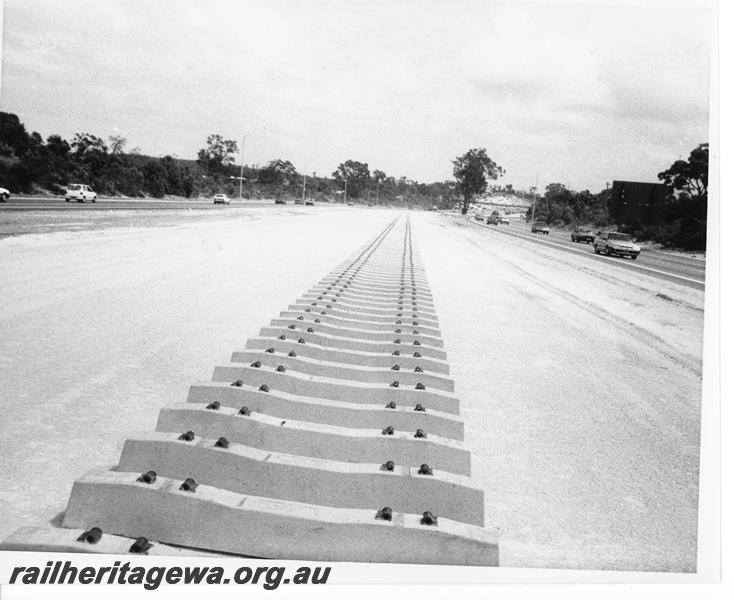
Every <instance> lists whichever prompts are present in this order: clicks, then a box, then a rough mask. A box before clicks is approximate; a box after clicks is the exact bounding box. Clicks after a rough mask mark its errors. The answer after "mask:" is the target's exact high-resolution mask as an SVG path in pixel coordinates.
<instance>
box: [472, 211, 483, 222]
mask: <svg viewBox="0 0 734 600" xmlns="http://www.w3.org/2000/svg"><path fill="white" fill-rule="evenodd" d="M474 220H475V221H484V217H483V216H482V213H475V214H474Z"/></svg>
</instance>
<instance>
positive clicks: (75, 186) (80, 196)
mask: <svg viewBox="0 0 734 600" xmlns="http://www.w3.org/2000/svg"><path fill="white" fill-rule="evenodd" d="M64 199H65V200H66V201H67V202H70V201H72V200H76V201H77V202H84V201H85V200H91V201H92V203H95V202H97V194H95V192H94V190H93V189H92V188H91V187H89V186H88V185H84V184H83V183H72V184H71V185H70V186H69V187H67V188H66V195H65V196H64Z"/></svg>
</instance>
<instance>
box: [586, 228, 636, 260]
mask: <svg viewBox="0 0 734 600" xmlns="http://www.w3.org/2000/svg"><path fill="white" fill-rule="evenodd" d="M640 250H641V248H640V247H639V246H638V245H637V244H635V241H634V240H633V239H632V238H631V237H630V236H629V234H627V233H619V232H618V231H602V232H601V234H599V235H598V236H596V238H595V239H594V252H596V253H597V254H601V253H604V254H606V255H607V256H614V255H617V256H629V257H630V258H631V259H632V260H635V259H636V258H637V257H638V256H639V255H640Z"/></svg>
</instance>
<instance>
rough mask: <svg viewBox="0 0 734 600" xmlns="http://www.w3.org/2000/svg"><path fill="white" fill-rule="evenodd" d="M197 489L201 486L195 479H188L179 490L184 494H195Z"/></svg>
mask: <svg viewBox="0 0 734 600" xmlns="http://www.w3.org/2000/svg"><path fill="white" fill-rule="evenodd" d="M197 487H199V484H198V483H196V481H194V479H193V477H187V478H186V479H185V480H184V482H183V483H182V484H181V485H180V487H179V488H178V489H179V490H181V491H184V492H192V493H193V492H195V491H196V488H197Z"/></svg>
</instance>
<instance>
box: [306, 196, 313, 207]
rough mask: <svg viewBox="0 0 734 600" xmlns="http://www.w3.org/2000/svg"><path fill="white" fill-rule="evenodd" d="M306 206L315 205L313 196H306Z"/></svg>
mask: <svg viewBox="0 0 734 600" xmlns="http://www.w3.org/2000/svg"><path fill="white" fill-rule="evenodd" d="M306 206H313V198H306Z"/></svg>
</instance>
